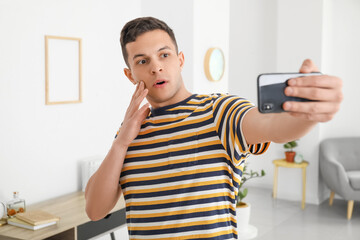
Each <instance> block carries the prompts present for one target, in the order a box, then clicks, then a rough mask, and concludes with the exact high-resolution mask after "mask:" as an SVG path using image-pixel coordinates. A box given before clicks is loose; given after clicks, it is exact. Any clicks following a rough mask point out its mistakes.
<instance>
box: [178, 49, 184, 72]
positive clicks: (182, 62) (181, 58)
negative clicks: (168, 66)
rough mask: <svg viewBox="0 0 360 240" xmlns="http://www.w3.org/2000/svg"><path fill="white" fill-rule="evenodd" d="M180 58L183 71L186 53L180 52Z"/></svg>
mask: <svg viewBox="0 0 360 240" xmlns="http://www.w3.org/2000/svg"><path fill="white" fill-rule="evenodd" d="M178 57H179V61H180V68H181V69H182V68H183V67H184V63H185V56H184V53H183V52H179V54H178Z"/></svg>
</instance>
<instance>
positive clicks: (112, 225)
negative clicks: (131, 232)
mask: <svg viewBox="0 0 360 240" xmlns="http://www.w3.org/2000/svg"><path fill="white" fill-rule="evenodd" d="M32 209H34V210H35V209H42V210H45V211H47V212H49V213H51V214H54V215H56V216H59V217H60V221H59V222H58V223H57V224H56V225H52V226H49V227H45V228H42V229H38V230H35V231H33V230H28V229H25V228H20V227H15V226H11V225H5V226H2V227H0V239H1V240H25V239H26V240H41V239H66V240H73V239H74V240H82V239H84V240H85V239H90V238H92V237H94V236H98V235H101V234H104V233H111V232H113V231H114V230H115V229H116V228H119V227H121V226H123V225H124V224H125V222H126V216H125V201H124V198H123V197H121V198H120V199H119V201H118V203H117V204H116V206H115V207H114V209H113V210H112V211H111V214H109V215H108V216H107V217H106V218H104V219H102V220H99V221H96V222H92V221H91V220H90V219H89V218H88V216H87V215H86V213H85V196H84V193H83V192H75V193H71V194H67V195H64V196H61V197H58V198H55V199H50V200H47V201H44V202H40V203H37V204H33V205H29V206H27V210H32Z"/></svg>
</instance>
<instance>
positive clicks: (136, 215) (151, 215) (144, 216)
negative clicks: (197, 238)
mask: <svg viewBox="0 0 360 240" xmlns="http://www.w3.org/2000/svg"><path fill="white" fill-rule="evenodd" d="M229 208H230V209H231V210H233V211H236V209H235V208H234V207H233V206H232V205H231V204H229V205H218V206H213V207H204V208H195V209H184V210H178V211H165V212H161V213H148V214H129V215H128V216H127V218H129V219H130V218H152V217H166V216H172V215H179V214H190V213H196V212H209V211H214V210H221V209H229Z"/></svg>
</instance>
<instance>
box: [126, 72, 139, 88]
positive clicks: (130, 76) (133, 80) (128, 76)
mask: <svg viewBox="0 0 360 240" xmlns="http://www.w3.org/2000/svg"><path fill="white" fill-rule="evenodd" d="M124 74H125V76H126V77H127V78H128V79H129V80H130V82H132V83H133V84H134V85H136V84H137V82H136V81H135V79H134V78H133V76H132V73H131V70H130V69H129V68H124Z"/></svg>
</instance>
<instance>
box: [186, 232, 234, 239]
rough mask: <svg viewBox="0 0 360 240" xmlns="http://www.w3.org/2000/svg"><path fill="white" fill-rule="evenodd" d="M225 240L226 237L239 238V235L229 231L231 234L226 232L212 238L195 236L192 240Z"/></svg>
mask: <svg viewBox="0 0 360 240" xmlns="http://www.w3.org/2000/svg"><path fill="white" fill-rule="evenodd" d="M195 239H196V240H225V239H237V235H236V234H235V233H229V234H224V235H221V236H217V237H211V238H193V239H190V240H195Z"/></svg>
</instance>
